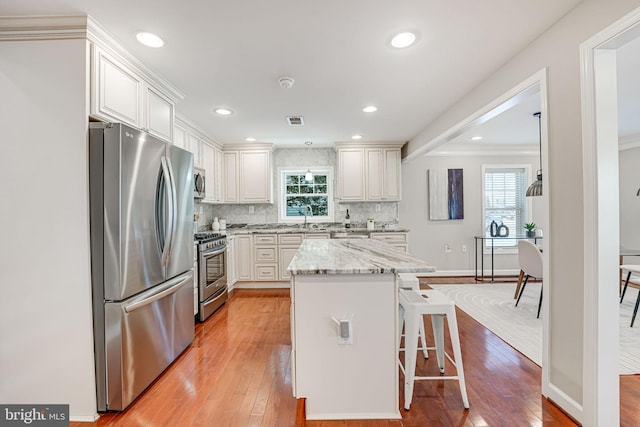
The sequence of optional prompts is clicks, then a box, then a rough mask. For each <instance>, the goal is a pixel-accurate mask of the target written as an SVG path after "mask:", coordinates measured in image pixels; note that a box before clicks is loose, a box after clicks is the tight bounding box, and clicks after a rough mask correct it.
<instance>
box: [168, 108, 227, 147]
mask: <svg viewBox="0 0 640 427" xmlns="http://www.w3.org/2000/svg"><path fill="white" fill-rule="evenodd" d="M175 124H176V125H177V126H180V127H182V128H184V130H186V131H188V132H191V133H195V134H196V136H197V137H198V138H200V139H203V140H205V141H206V142H207V143H209V144H210V145H215V146H216V147H218V148H220V149H222V148H223V144H221V143H220V142H219V141H217V140H216V139H214V138H211V137H210V136H208V135H207V133H206V132H205V131H204V130H203V129H202V128H201V127H200V126H198V125H197V124H195V123H194V122H193V121H191V120H189V119H188V118H186V117H185V116H183V115H182V114H180V113H178V112H176V114H175Z"/></svg>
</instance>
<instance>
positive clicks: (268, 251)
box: [253, 234, 278, 281]
mask: <svg viewBox="0 0 640 427" xmlns="http://www.w3.org/2000/svg"><path fill="white" fill-rule="evenodd" d="M277 243H278V240H277V236H276V235H275V234H257V235H255V236H253V244H254V247H253V259H254V262H255V275H254V277H255V280H257V281H265V280H267V281H274V280H278V245H277Z"/></svg>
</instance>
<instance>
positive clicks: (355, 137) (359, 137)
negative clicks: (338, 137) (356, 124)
mask: <svg viewBox="0 0 640 427" xmlns="http://www.w3.org/2000/svg"><path fill="white" fill-rule="evenodd" d="M351 139H362V135H353V136H352V137H351Z"/></svg>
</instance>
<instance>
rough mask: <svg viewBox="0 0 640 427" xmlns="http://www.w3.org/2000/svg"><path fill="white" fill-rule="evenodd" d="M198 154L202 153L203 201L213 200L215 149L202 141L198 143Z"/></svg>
mask: <svg viewBox="0 0 640 427" xmlns="http://www.w3.org/2000/svg"><path fill="white" fill-rule="evenodd" d="M200 154H201V155H202V167H203V168H204V179H205V181H204V182H205V186H204V199H203V201H205V202H215V201H216V200H215V197H214V188H215V166H216V165H215V149H214V148H213V147H212V146H210V145H209V144H207V143H206V142H204V141H203V142H202V144H201V145H200Z"/></svg>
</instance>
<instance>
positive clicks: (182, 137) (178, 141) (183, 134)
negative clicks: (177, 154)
mask: <svg viewBox="0 0 640 427" xmlns="http://www.w3.org/2000/svg"><path fill="white" fill-rule="evenodd" d="M173 145H175V146H176V147H180V148H182V149H184V150H186V149H187V131H186V130H184V129H182V128H181V127H180V126H178V125H175V126H174V127H173Z"/></svg>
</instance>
